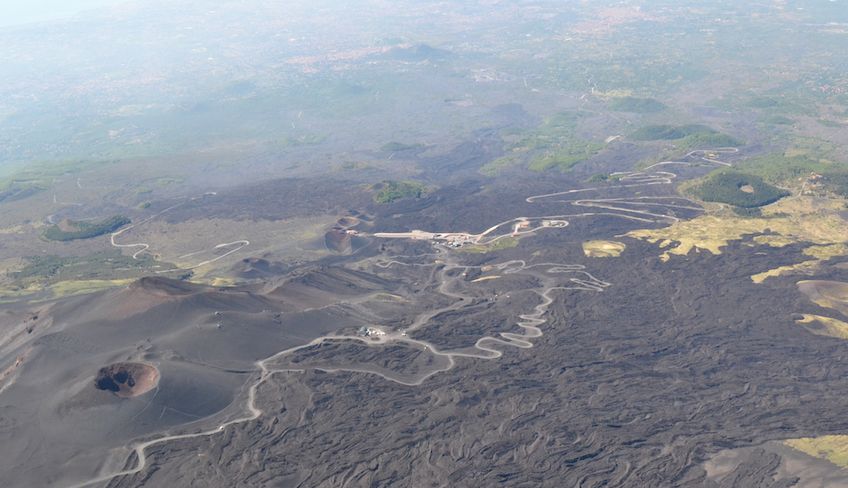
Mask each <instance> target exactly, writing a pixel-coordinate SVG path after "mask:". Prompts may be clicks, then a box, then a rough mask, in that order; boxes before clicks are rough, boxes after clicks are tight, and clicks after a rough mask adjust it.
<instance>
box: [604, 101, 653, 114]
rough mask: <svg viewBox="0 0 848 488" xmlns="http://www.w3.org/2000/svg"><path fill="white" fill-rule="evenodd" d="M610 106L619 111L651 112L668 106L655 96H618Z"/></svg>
mask: <svg viewBox="0 0 848 488" xmlns="http://www.w3.org/2000/svg"><path fill="white" fill-rule="evenodd" d="M609 108H610V109H611V110H615V111H617V112H635V113H640V114H650V113H656V112H662V111H663V110H665V109H666V108H667V107H666V106H665V104H663V103H662V102H660V101H658V100H654V99H653V98H636V97H618V98H614V99H613V100H612V102H610V104H609Z"/></svg>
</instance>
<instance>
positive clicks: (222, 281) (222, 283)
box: [207, 276, 236, 287]
mask: <svg viewBox="0 0 848 488" xmlns="http://www.w3.org/2000/svg"><path fill="white" fill-rule="evenodd" d="M207 284H209V285H211V286H217V287H226V286H234V285H235V284H236V280H234V279H233V278H223V277H220V276H217V277H215V278H212V279H210V280H208V281H207Z"/></svg>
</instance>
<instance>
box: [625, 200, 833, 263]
mask: <svg viewBox="0 0 848 488" xmlns="http://www.w3.org/2000/svg"><path fill="white" fill-rule="evenodd" d="M844 205H845V200H844V199H830V200H825V199H820V198H815V197H807V196H802V197H794V198H785V199H783V200H780V201H778V202H776V203H773V204H771V205H768V206H765V207H763V208H762V213H763V216H762V217H759V218H743V217H740V216H738V215H735V214H734V213H732V212H730V211H729V210H727V209H726V208H724V207H712V210H711V211H710V212H708V213H707V214H704V215H701V216H699V217H696V218H694V219H692V220H686V221H679V222H675V223H674V224H672V225H670V226H668V227H665V228H661V229H641V230H635V231H631V232H628V233H627V234H626V235H627V236H629V237H634V238H636V239H642V240H645V241H648V242H652V243H656V244H658V245H660V247H662V248H664V249H665V251H664V252H663V253H662V254H661V255H660V259H662V260H663V261H668V260H669V259H670V258H671V256H672V255H678V256H685V255H687V254H689V253H690V252H692V251H693V250H695V251H696V252H697V251H707V252H710V253H713V254H721V250H722V248H724V247H725V246H727V245H728V244H729V243H730V242H732V241H738V240H741V239H743V238H744V237H745V236H754V242H756V243H759V244H768V245H770V246H773V247H782V246H785V245H789V244H794V243H809V244H812V246H811V249H810V250H809V251H807V253H808V255H810V256H813V257H817V258H818V257H819V256H823V255H827V256H828V257H833V256H835V255H842V254H841V253H844V252H845V251H846V250H848V247H846V243H848V232H846V231H845V229H846V228H848V221H846V220H845V219H843V218H842V217H841V216H840V212H843V211H844V208H845V207H844ZM819 259H821V258H819Z"/></svg>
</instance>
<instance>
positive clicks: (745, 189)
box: [739, 185, 754, 193]
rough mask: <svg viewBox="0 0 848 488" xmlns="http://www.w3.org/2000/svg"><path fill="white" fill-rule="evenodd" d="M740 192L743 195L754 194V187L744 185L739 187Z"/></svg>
mask: <svg viewBox="0 0 848 488" xmlns="http://www.w3.org/2000/svg"><path fill="white" fill-rule="evenodd" d="M739 191H741V192H742V193H754V187H753V186H751V185H742V186H740V187H739Z"/></svg>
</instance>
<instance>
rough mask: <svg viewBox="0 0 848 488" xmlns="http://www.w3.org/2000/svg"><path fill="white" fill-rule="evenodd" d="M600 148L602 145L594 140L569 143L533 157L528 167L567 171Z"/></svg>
mask: <svg viewBox="0 0 848 488" xmlns="http://www.w3.org/2000/svg"><path fill="white" fill-rule="evenodd" d="M601 148H603V145H602V144H599V143H595V142H584V143H582V144H580V143H573V144H569V145H568V146H566V147H560V148H556V149H553V150H550V151H547V152H545V153H544V154H542V155H539V156H537V157H535V158H533V160H531V161H530V165H529V166H528V168H529V169H530V170H532V171H546V170H548V169H551V168H557V169H559V170H560V171H568V170H570V169H571V168H573V167H574V166H576V165H577V164H578V163H581V162H583V161H585V160H587V159H589V158H590V157H592V156H593V155H594V154H595V153H597V152H598V151H599V150H600V149H601Z"/></svg>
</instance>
